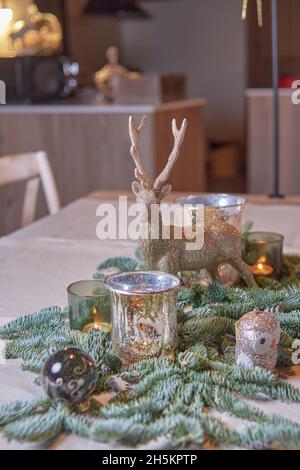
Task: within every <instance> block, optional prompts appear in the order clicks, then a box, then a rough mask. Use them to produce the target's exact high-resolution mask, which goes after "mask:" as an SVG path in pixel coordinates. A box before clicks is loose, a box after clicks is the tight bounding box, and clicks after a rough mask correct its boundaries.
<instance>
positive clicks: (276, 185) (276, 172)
mask: <svg viewBox="0 0 300 470" xmlns="http://www.w3.org/2000/svg"><path fill="white" fill-rule="evenodd" d="M272 75H273V165H274V168H273V178H274V181H273V192H272V194H271V195H270V197H272V198H283V197H284V196H283V195H282V194H280V104H279V83H278V81H279V57H278V1H277V0H272Z"/></svg>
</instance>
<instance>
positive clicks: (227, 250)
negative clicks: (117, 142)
mask: <svg viewBox="0 0 300 470" xmlns="http://www.w3.org/2000/svg"><path fill="white" fill-rule="evenodd" d="M145 120H146V117H145V116H144V117H143V118H142V120H141V122H140V124H139V126H138V127H137V126H136V125H135V123H134V120H133V117H132V116H131V117H130V118H129V134H130V139H131V144H132V145H131V149H130V153H131V156H132V158H133V160H134V163H135V167H136V168H135V177H136V179H137V181H134V182H133V183H132V190H133V192H134V194H135V195H136V198H137V202H138V203H140V204H142V205H143V207H144V209H145V210H144V211H142V213H141V215H140V220H139V246H140V249H141V251H142V253H143V256H144V258H145V261H146V264H147V268H148V269H151V270H159V271H163V272H169V273H172V274H177V273H178V272H179V271H199V270H200V269H206V270H207V271H208V272H209V274H210V275H211V276H212V278H213V279H216V278H218V267H219V266H220V265H221V264H229V265H231V266H232V267H233V268H235V269H236V270H237V271H238V272H239V273H240V275H241V276H242V277H243V279H244V280H245V282H246V284H247V285H248V286H249V287H254V286H256V282H255V280H254V277H253V274H252V272H251V271H250V268H249V266H248V265H247V264H245V263H244V262H243V260H242V257H241V233H240V231H239V230H238V229H237V228H236V227H234V226H233V225H232V224H230V223H228V222H226V220H225V219H224V218H223V217H222V216H221V215H218V214H217V215H211V216H210V211H205V216H204V243H203V246H202V248H201V249H198V250H187V249H186V244H187V238H186V237H185V233H186V232H185V227H183V228H182V232H183V234H182V237H181V239H178V231H176V230H177V229H178V228H177V227H176V228H175V226H174V225H169V226H166V225H164V223H163V218H162V213H161V210H160V207H161V206H160V205H161V202H162V200H163V199H164V198H166V197H167V196H168V195H169V194H170V192H171V190H172V187H171V185H169V184H167V183H168V180H169V178H170V174H171V171H172V169H173V167H174V165H175V163H176V161H177V159H178V157H179V151H180V147H181V145H182V143H183V140H184V137H185V133H186V128H187V121H186V119H185V120H184V121H183V123H182V125H181V128H180V129H178V128H177V125H176V120H175V119H174V120H173V122H172V131H173V136H174V146H173V149H172V151H171V153H170V156H169V159H168V162H167V164H166V166H165V168H164V170H163V171H162V172H161V173H160V175H159V176H158V177H157V178H156V180H155V181H153V180H152V179H151V178H150V177H149V176H148V174H147V172H146V171H145V169H144V166H143V163H142V160H141V154H140V147H139V137H140V135H141V133H142V130H143V127H144V125H145ZM153 207H156V208H157V207H158V208H159V210H158V218H159V223H158V225H159V227H158V236H156V237H152V236H151V235H152V233H153V232H152V226H151V224H152V223H153V217H152V216H151V212H152V210H153ZM163 233H169V234H170V236H169V237H168V239H165V237H163V236H162V234H163ZM175 234H176V236H175ZM188 239H189V240H190V238H188Z"/></svg>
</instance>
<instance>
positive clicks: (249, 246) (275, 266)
mask: <svg viewBox="0 0 300 470" xmlns="http://www.w3.org/2000/svg"><path fill="white" fill-rule="evenodd" d="M242 251H243V259H244V261H245V262H246V263H247V264H249V266H250V268H251V271H252V273H253V274H254V275H255V276H264V277H274V278H276V279H279V278H280V276H281V271H282V251H283V236H282V235H279V234H277V233H271V232H249V233H247V234H245V235H244V236H243V250H242Z"/></svg>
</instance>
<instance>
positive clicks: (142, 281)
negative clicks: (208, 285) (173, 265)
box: [106, 271, 180, 364]
mask: <svg viewBox="0 0 300 470" xmlns="http://www.w3.org/2000/svg"><path fill="white" fill-rule="evenodd" d="M106 285H107V287H108V289H109V290H110V292H111V304H112V344H113V349H114V351H115V353H116V354H117V356H118V357H119V358H120V359H121V361H122V362H123V363H125V364H130V363H134V362H137V361H141V360H143V359H149V358H152V357H157V356H160V355H162V354H171V353H173V352H174V351H175V349H176V346H177V340H178V334H177V309H176V300H177V289H178V288H179V286H180V280H179V279H178V278H177V277H176V276H173V275H171V274H167V273H163V272H151V271H135V272H128V273H119V274H114V275H113V276H110V277H109V278H108V279H107V280H106Z"/></svg>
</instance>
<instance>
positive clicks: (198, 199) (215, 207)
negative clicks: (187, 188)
mask: <svg viewBox="0 0 300 470" xmlns="http://www.w3.org/2000/svg"><path fill="white" fill-rule="evenodd" d="M176 202H177V203H178V204H180V205H181V206H185V205H189V206H191V207H190V210H191V211H194V212H195V211H196V206H197V205H202V206H204V222H205V221H206V220H207V221H211V220H212V219H216V220H219V219H220V216H221V220H223V221H226V222H228V223H229V224H231V225H233V226H234V227H235V228H237V229H238V230H241V217H242V211H243V207H244V205H245V202H246V200H245V199H244V198H243V197H240V196H234V195H232V194H199V195H190V196H184V197H180V198H178V199H177V201H176Z"/></svg>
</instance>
